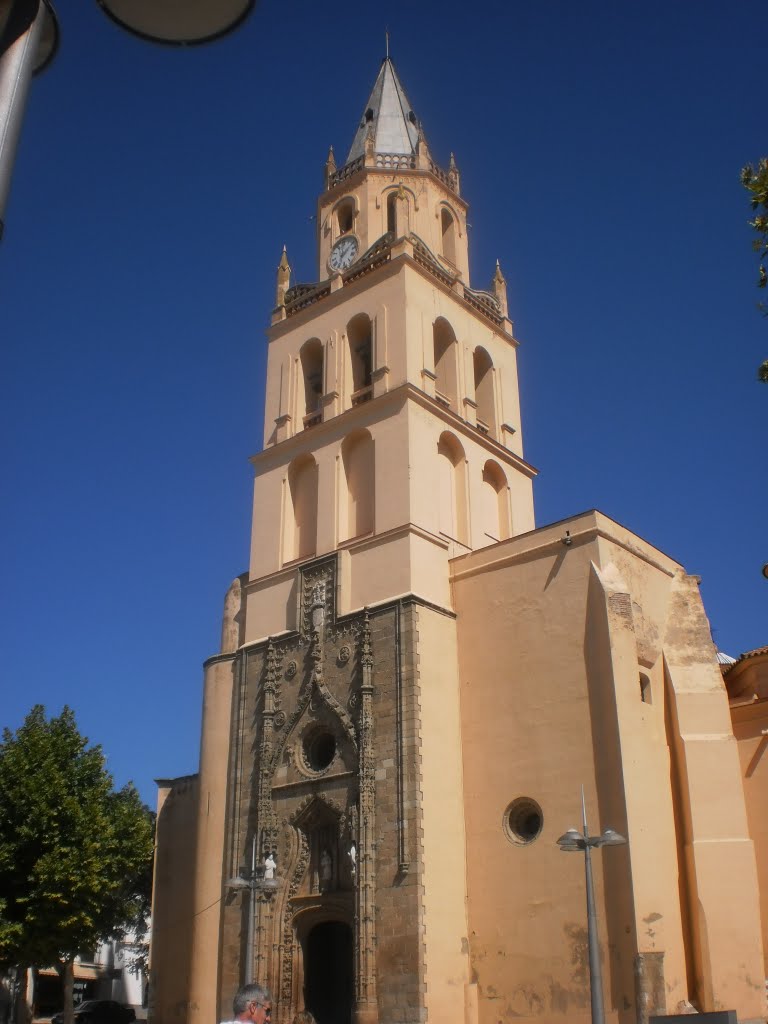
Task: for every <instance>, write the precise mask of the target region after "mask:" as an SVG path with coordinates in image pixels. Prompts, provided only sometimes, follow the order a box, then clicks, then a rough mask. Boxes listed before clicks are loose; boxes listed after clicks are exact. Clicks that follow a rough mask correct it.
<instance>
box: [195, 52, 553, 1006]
mask: <svg viewBox="0 0 768 1024" xmlns="http://www.w3.org/2000/svg"><path fill="white" fill-rule="evenodd" d="M317 225H318V228H317V230H318V237H317V247H318V248H317V253H318V264H317V281H315V282H313V283H308V284H304V283H295V282H293V281H292V277H291V268H290V265H289V257H288V255H287V254H286V253H285V252H283V255H282V258H281V260H280V264H279V267H278V272H277V291H276V308H275V310H274V312H273V314H272V323H271V327H270V329H269V331H268V344H269V349H268V359H267V382H266V409H265V422H264V448H263V451H262V452H261V453H260V454H258V455H256V456H255V457H254V458H253V460H252V461H253V465H254V468H255V486H254V503H253V536H252V545H251V559H250V568H249V572H248V574H247V575H246V576H243V577H241V578H240V580H238V581H236V584H235V585H234V587H233V590H232V591H231V593H230V595H229V598H228V610H227V613H226V616H225V626H224V638H223V647H222V654H221V655H220V656H218V657H216V658H214V659H212V660H211V661H210V662H209V663H208V665H207V672H206V686H207V691H206V702H205V706H206V710H205V716H206V718H205V724H204V735H203V746H202V759H201V775H200V785H201V794H200V800H201V806H204V807H205V808H207V810H206V812H205V813H204V814H203V815H202V816H201V819H200V825H199V833H198V840H197V846H198V849H197V872H196V883H195V887H196V891H197V896H196V906H199V907H200V908H201V912H200V915H199V916H198V917H197V918H196V919H195V926H194V936H193V967H192V980H191V984H192V990H193V995H192V999H191V1003H192V1006H193V1007H195V1008H199V1013H198V1014H197V1016H195V1015H194V1012H195V1011H194V1010H193V1019H200V1020H203V1019H205V1020H206V1021H208V1020H209V1019H212V1014H215V1013H219V1014H220V1015H224V1014H226V1012H227V1006H228V1004H229V1001H230V1000H231V997H232V993H233V992H234V990H235V989H236V988H237V986H238V985H239V984H240V983H242V981H243V980H244V979H245V978H250V977H255V978H256V979H258V980H261V981H264V982H265V983H266V984H268V985H269V986H270V988H271V989H272V991H273V994H274V998H275V1007H276V1010H275V1018H276V1022H279V1024H289V1022H290V1021H291V1020H292V1019H293V1016H294V1014H295V1013H296V1012H297V1010H299V1009H301V1008H303V1007H304V1006H305V1005H306V1006H308V1007H309V1008H310V1009H312V1010H313V1011H314V1012H315V1014H316V1016H317V1017H318V1019H319V1021H320V1022H321V1024H323V1021H324V1020H329V1019H331V1018H329V1016H328V1014H329V1012H330V1011H331V1010H334V1008H335V1012H337V1013H339V1012H340V1013H341V1016H340V1017H339V1018H338V1019H339V1020H340V1021H341V1020H351V1019H354V1020H356V1021H370V1022H375V1021H378V1020H382V1021H411V1020H413V1021H417V1020H420V1019H422V1018H423V1016H424V1015H425V1014H428V1017H429V1019H433V1020H440V1019H444V1018H445V1019H447V1018H448V1017H449V1016H453V1015H454V1014H455V1000H456V998H457V997H458V998H459V1000H460V1001H462V1002H463V999H464V990H465V985H466V983H467V981H468V980H469V969H468V956H467V949H466V935H467V921H466V908H465V898H466V893H465V864H464V857H465V852H464V851H465V844H464V834H463V793H462V765H461V750H460V729H459V693H458V677H457V653H456V624H455V615H454V612H453V610H452V603H451V591H450V585H449V570H448V565H449V560H450V559H451V558H452V557H454V556H456V555H457V554H460V553H465V552H469V551H472V550H474V549H477V548H481V547H483V546H485V545H489V544H492V543H495V542H497V541H499V540H502V539H504V538H507V537H510V536H512V535H515V534H518V533H523V532H526V531H529V530H531V529H532V528H533V525H534V524H533V503H532V487H531V483H532V478H533V476H534V473H535V471H534V470H533V469H532V467H531V466H529V465H528V464H527V463H526V462H525V460H524V458H523V452H522V440H521V437H522V432H521V429H520V405H519V399H518V383H517V368H516V348H517V342H516V341H515V338H514V336H513V331H512V323H511V321H510V319H509V317H508V311H507V299H506V284H505V281H504V278H503V276H502V274H501V271H500V269H499V267H498V265H497V267H496V270H495V274H493V275H492V274H491V268H488V270H489V273H488V277H489V278H490V279H491V280H490V287H489V288H488V289H479V288H476V287H472V284H471V278H470V267H469V251H468V244H467V203H466V201H465V199H463V198H462V195H461V189H460V176H459V171H458V169H457V167H456V164H455V161H454V159H453V156H451V158H450V162H449V164H448V166H447V167H445V168H443V167H440V166H439V165H438V163H437V162H436V161H435V159H434V158H433V156H432V154H431V153H430V151H429V147H428V145H427V140H426V136H425V132H424V129H423V127H422V125H421V123H420V121H419V120H418V117H417V115H416V113H415V112H414V110H413V108H412V106H411V104H410V101H409V99H408V97H407V95H406V93H405V90H404V89H403V86H402V85H401V83H400V81H399V78H398V76H397V73H396V71H395V68H394V66H393V64H392V61H391V60H390V59H389V58H385V59H384V61H383V62H382V64H381V68H380V70H379V73H378V76H377V78H376V82H375V84H374V86H373V89H372V91H371V94H370V96H369V98H368V100H367V102H366V103H365V106H364V108H363V111H362V114H361V117H360V121H359V124H358V125H357V128H356V130H355V132H354V138H353V139H352V145H351V148H350V150H349V154H348V156H347V159H346V160H345V161H344V162H343V163H342V164H341V165H340V166H339V165H337V163H336V160H335V157H334V154H333V151H331V152H330V153H329V156H328V160H327V162H326V165H325V188H324V189H323V191H322V193H321V195H320V197H319V199H318V204H317ZM225 760H226V762H227V763H225ZM252 852H253V854H254V857H255V864H256V869H257V872H258V873H259V879H260V881H259V888H258V889H257V890H255V892H256V898H255V900H254V907H253V911H251V909H249V899H248V894H247V892H246V893H240V892H239V891H236V890H226V888H225V889H224V893H225V895H224V900H223V903H222V904H221V905H220V906H219V905H218V904H217V903H216V900H217V899H219V898H220V896H221V892H222V884H225V883H226V881H227V879H231V878H233V877H234V876H237V875H238V872H239V871H240V870H241V866H242V865H246V866H247V865H250V863H251V856H252ZM269 857H272V858H273V859H274V862H275V864H276V867H275V869H274V875H273V877H269V878H267V877H263V875H264V864H265V861H266V860H267V858H269ZM268 874H269V875H272V874H273V873H272V868H271V867H270V868H269V869H268ZM206 908H208V909H206ZM251 912H253V925H252V928H253V933H252V936H251V942H250V947H249V942H248V927H247V924H248V916H249V914H250V913H251ZM219 947H220V948H221V964H220V973H219V974H218V977H217V976H216V975H215V974H214V973H212V971H213V970H214V964H213V960H214V959H215V958H214V957H213V956H212V953H211V951H212V950H215V949H217V948H219ZM246 959H249V960H250V961H251V962H248V963H246V962H245V961H246ZM216 992H218V994H219V995H218V998H217V999H216V1000H215V1006H213V1005H212V1003H211V1001H212V999H214V993H216ZM339 1008H341V1009H339ZM333 1019H335V1018H333Z"/></svg>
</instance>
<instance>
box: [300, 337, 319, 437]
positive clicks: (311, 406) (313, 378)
mask: <svg viewBox="0 0 768 1024" xmlns="http://www.w3.org/2000/svg"><path fill="white" fill-rule="evenodd" d="M299 361H300V363H301V389H302V390H303V393H301V392H300V395H299V401H300V402H302V404H303V413H302V415H303V419H304V426H305V427H312V426H314V424H315V423H319V422H320V421H321V420H322V418H323V413H322V402H323V343H322V342H321V341H320V339H319V338H311V339H310V340H309V341H307V342H305V343H304V344H303V345H302V347H301V351H300V352H299Z"/></svg>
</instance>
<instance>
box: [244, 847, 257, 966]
mask: <svg viewBox="0 0 768 1024" xmlns="http://www.w3.org/2000/svg"><path fill="white" fill-rule="evenodd" d="M255 929H256V836H255V835H254V837H253V843H252V844H251V877H250V878H249V880H248V939H247V941H246V944H245V984H246V985H250V984H252V982H253V946H254V939H255Z"/></svg>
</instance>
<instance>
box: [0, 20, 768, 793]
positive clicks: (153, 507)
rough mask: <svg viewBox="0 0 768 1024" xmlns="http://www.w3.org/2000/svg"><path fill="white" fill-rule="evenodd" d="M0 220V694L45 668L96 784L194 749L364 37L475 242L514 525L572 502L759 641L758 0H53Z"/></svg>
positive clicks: (767, 341) (7, 719) (23, 694)
mask: <svg viewBox="0 0 768 1024" xmlns="http://www.w3.org/2000/svg"><path fill="white" fill-rule="evenodd" d="M56 4H57V9H58V12H59V15H60V21H61V28H62V40H61V48H60V52H59V54H58V57H57V59H56V61H55V63H54V64H53V66H52V67H51V68H50V69H49V70H48V71H47V72H46V73H45V74H44V75H42V76H40V77H39V78H38V79H36V80H35V82H34V84H33V88H32V93H31V100H30V106H29V111H28V116H27V120H26V123H25V126H24V132H23V138H22V144H21V147H20V152H19V157H18V162H17V166H16V174H15V180H14V185H13V189H12V193H11V201H10V205H9V208H8V210H7V218H6V219H7V226H6V232H5V237H4V239H3V241H2V243H0V337H1V339H2V346H1V347H2V355H1V359H2V364H1V365H0V381H1V383H0V386H1V387H2V394H1V396H0V415H1V416H2V420H1V421H0V429H1V430H2V506H1V508H0V536H2V543H3V552H2V583H1V584H0V586H1V588H2V589H1V592H0V593H1V599H2V607H1V608H0V623H1V626H0V629H1V634H0V645H1V646H0V650H1V652H2V661H1V662H0V664H1V665H2V676H3V678H2V715H0V724H5V725H8V726H10V727H12V728H15V727H17V726H18V725H19V723H20V722H21V720H22V719H23V717H24V715H25V713H26V712H27V710H28V709H29V708H30V706H31V705H32V704H33V703H35V702H42V703H43V704H45V705H46V706H47V708H48V709H49V710H50V711H51V712H54V711H56V712H57V711H58V710H59V709H60V708H61V706H62V704H63V703H65V702H67V703H69V704H70V705H71V706H72V707H73V708H74V709H75V711H76V713H77V717H78V722H79V724H80V727H81V729H82V730H83V731H84V732H85V733H86V734H87V735H88V736H89V737H90V738H91V739H92V740H93V741H98V742H101V743H102V744H103V746H104V749H105V751H106V753H107V756H108V762H109V766H110V768H111V769H112V771H113V772H114V774H115V777H116V780H117V782H118V783H121V784H122V783H123V782H125V781H126V780H127V779H129V778H133V779H134V780H135V781H136V783H137V785H138V786H139V788H140V790H141V792H142V794H143V796H144V798H145V799H146V800H147V801H148V802H150V803H152V804H153V803H154V799H155V797H154V785H153V783H152V779H153V778H154V777H158V776H173V775H182V774H186V773H188V772H192V771H194V770H195V769H196V766H197V752H198V735H199V722H200V691H201V679H202V667H201V666H202V662H203V660H204V659H205V658H206V657H208V656H209V655H210V654H212V653H214V652H215V651H216V650H217V647H218V641H219V630H220V617H221V607H222V601H223V597H224V593H225V591H226V589H227V586H228V585H229V582H230V580H231V579H232V578H233V577H234V576H236V575H237V574H238V573H240V572H242V571H243V570H244V569H245V568H246V567H247V561H248V543H249V521H250V512H251V509H250V493H251V471H250V466H249V463H248V456H249V455H250V454H252V453H253V452H255V451H257V450H258V448H259V445H260V439H261V429H262V423H261V420H262V388H263V379H264V367H265V357H266V351H265V340H264V327H265V325H266V323H267V321H268V316H269V312H270V309H271V305H272V302H273V298H274V283H275V268H276V265H277V262H278V260H279V257H280V252H281V249H282V246H283V244H284V243H285V244H286V245H287V246H288V253H289V256H290V259H291V263H292V265H293V267H294V271H295V274H296V278H295V279H298V280H303V281H307V280H310V281H311V280H314V279H315V278H316V276H317V274H316V267H315V259H314V223H313V221H312V220H311V219H310V218H311V217H312V215H313V213H314V208H315V199H316V196H317V193H318V190H319V189H320V187H321V183H322V169H323V164H324V162H325V158H326V154H327V151H328V146H329V144H333V145H334V147H335V149H336V153H337V155H338V157H339V159H340V160H342V159H343V158H344V156H346V152H347V149H348V147H349V145H350V143H351V140H352V136H353V134H354V129H355V125H356V122H357V119H358V117H359V115H360V113H361V111H362V109H363V105H364V103H365V100H366V98H367V96H368V92H369V90H370V87H371V85H372V83H373V80H374V78H375V76H376V73H377V70H378V67H379V63H380V59H381V57H382V56H383V50H384V28H385V24H386V25H388V27H389V30H390V33H391V40H392V41H391V53H392V56H393V59H394V62H395V65H396V67H397V69H398V72H399V74H400V77H401V79H402V81H403V84H404V86H405V88H406V90H407V92H408V94H409V97H410V99H411V102H412V103H413V105H414V108H415V110H416V113H417V114H418V116H419V117H420V118H421V119H422V121H423V123H424V126H425V131H426V135H427V139H428V141H429V144H430V147H431V149H432V152H433V154H434V155H435V156H436V157H437V159H438V161H440V162H442V163H443V164H446V163H447V161H448V155H449V152H450V151H451V150H452V151H454V152H455V154H456V160H457V163H458V165H459V168H460V170H461V172H462V190H463V193H464V195H465V196H466V198H467V199H468V200H469V202H470V204H471V210H470V221H471V223H472V233H471V241H470V247H471V248H470V258H471V269H472V283H473V285H474V286H476V287H487V285H488V282H489V281H490V278H491V275H492V273H493V269H494V265H495V260H496V258H497V257H498V258H499V259H500V260H501V264H502V267H503V269H504V271H505V273H506V275H507V278H508V281H509V288H510V306H511V315H512V317H513V319H514V322H515V328H516V334H517V336H518V337H519V339H520V341H521V347H520V350H519V359H520V373H521V394H522V403H523V434H524V443H525V451H526V456H527V458H528V460H529V461H530V462H532V463H533V464H534V465H535V466H537V467H538V468H539V470H540V477H539V479H538V481H537V483H536V485H535V488H536V489H535V496H536V513H537V522H538V523H539V525H544V524H546V523H548V522H552V521H554V520H557V519H561V518H563V517H566V516H568V515H571V514H574V513H577V512H581V511H583V510H585V509H588V508H592V507H597V508H599V509H601V510H602V511H603V512H605V513H606V514H607V515H609V516H612V517H613V518H615V519H617V520H619V521H620V522H621V523H623V524H624V525H626V526H628V527H630V528H631V529H633V530H634V531H636V532H637V533H639V534H640V535H641V536H643V537H645V538H647V539H648V540H649V541H650V542H651V543H653V544H655V545H657V546H658V547H660V548H661V549H662V550H664V551H665V552H667V553H668V554H670V555H672V556H673V557H675V558H677V559H678V560H679V561H681V562H682V563H683V564H684V565H685V566H686V567H687V568H688V570H689V571H690V572H692V573H697V574H700V575H701V577H702V581H703V582H702V589H703V595H704V600H705V602H706V606H707V609H708V611H709V614H710V618H711V621H712V626H713V629H714V631H715V637H716V640H717V642H718V643H719V645H720V646H721V647H722V648H723V649H724V650H726V651H728V652H729V653H731V654H733V655H738V654H739V653H740V652H742V651H744V650H748V649H750V648H753V647H756V646H758V645H761V644H764V643H767V642H768V616H766V610H767V609H768V581H766V580H764V579H763V578H762V576H761V574H760V568H761V566H762V564H763V563H764V562H768V536H767V535H766V507H767V505H768V501H767V500H766V499H767V498H768V494H767V487H766V476H767V474H766V455H765V452H766V421H767V420H768V387H766V386H765V385H759V384H757V383H756V380H755V375H756V367H757V364H758V363H759V362H760V361H761V360H762V359H764V358H766V357H768V321H766V320H763V319H762V318H761V317H760V315H759V313H758V312H757V310H756V303H757V301H758V299H759V297H760V296H759V293H758V291H757V288H756V287H755V282H756V278H757V267H756V264H755V258H754V255H753V254H752V252H751V249H750V244H751V238H750V231H749V228H748V227H747V220H748V217H749V211H748V203H747V197H746V194H745V193H744V191H743V189H742V188H741V186H740V184H739V170H740V168H741V166H742V165H743V164H744V163H746V162H747V161H750V160H751V161H754V160H757V159H758V158H759V157H760V156H762V155H765V154H766V153H768V133H766V131H765V128H766V126H765V118H764V109H763V108H764V103H763V99H764V96H765V33H764V32H763V31H761V27H762V26H763V25H764V22H765V4H764V2H763V0H761V2H750V0H742V2H740V3H738V4H727V3H723V2H722V0H697V2H696V3H693V2H692V0H673V2H670V0H651V2H646V3H642V4H639V3H635V4H630V3H616V2H615V0H612V2H589V0H588V2H584V3H579V4H575V3H573V2H566V0H528V2H519V0H512V2H504V3H498V4H495V5H494V4H490V5H489V4H484V5H471V4H458V3H434V2H431V0H425V2H423V3H421V4H414V3H412V2H408V3H405V2H391V3H389V4H387V5H386V6H385V7H382V6H381V5H368V4H365V3H363V4H360V5H357V6H356V7H354V8H353V7H352V6H351V5H347V6H344V5H342V6H337V7H333V6H332V5H331V6H329V5H321V4H316V3H309V2H306V0H305V2H301V3H283V4H278V3H275V2H274V0H262V2H261V3H260V4H259V6H258V7H257V9H256V11H255V12H254V14H253V16H252V17H251V18H250V20H249V21H248V22H247V23H246V24H245V26H244V27H243V28H242V29H241V30H240V31H239V32H238V33H237V34H235V35H232V36H230V37H228V38H226V39H224V40H221V41H219V42H217V43H215V44H213V45H212V46H208V47H205V48H198V49H194V48H193V49H188V50H172V49H166V48H164V47H158V46H152V45H150V44H147V43H142V42H140V41H139V40H137V39H135V38H132V37H130V36H128V35H125V34H123V33H121V32H120V30H119V29H117V28H116V27H115V26H114V25H113V24H112V23H110V22H109V21H108V20H107V19H106V18H105V17H104V15H103V14H102V13H101V12H100V11H99V9H98V8H97V7H96V5H95V3H93V2H90V0H56Z"/></svg>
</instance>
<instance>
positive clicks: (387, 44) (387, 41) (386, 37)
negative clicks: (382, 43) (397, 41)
mask: <svg viewBox="0 0 768 1024" xmlns="http://www.w3.org/2000/svg"><path fill="white" fill-rule="evenodd" d="M384 39H385V40H386V55H387V60H389V29H388V28H385V29H384Z"/></svg>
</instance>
